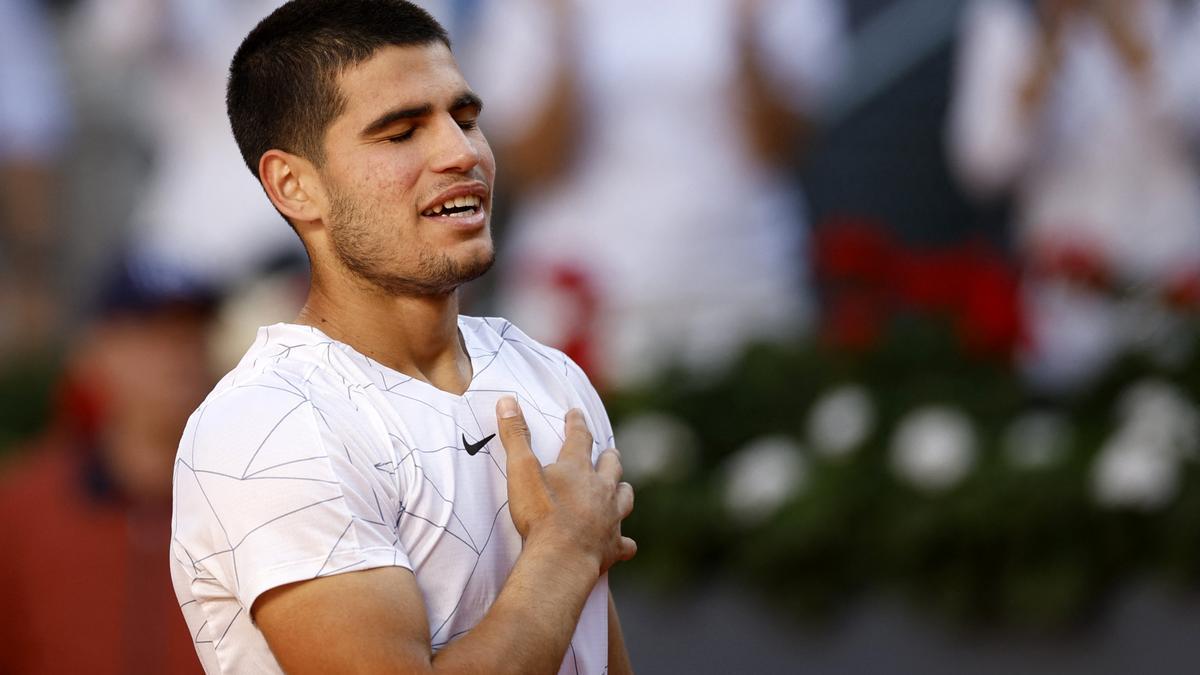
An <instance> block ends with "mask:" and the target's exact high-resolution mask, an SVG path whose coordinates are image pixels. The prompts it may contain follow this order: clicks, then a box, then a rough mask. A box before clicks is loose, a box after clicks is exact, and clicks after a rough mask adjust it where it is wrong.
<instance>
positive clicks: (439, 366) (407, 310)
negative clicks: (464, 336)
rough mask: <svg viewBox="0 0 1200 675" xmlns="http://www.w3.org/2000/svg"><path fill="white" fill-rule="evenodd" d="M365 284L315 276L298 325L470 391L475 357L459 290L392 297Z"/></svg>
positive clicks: (439, 383) (448, 387)
mask: <svg viewBox="0 0 1200 675" xmlns="http://www.w3.org/2000/svg"><path fill="white" fill-rule="evenodd" d="M343 285H344V284H343ZM364 285H365V284H364V283H363V282H357V283H356V284H355V286H356V287H355V288H353V289H349V288H340V287H339V286H338V285H334V284H329V283H321V282H319V281H318V280H317V279H314V281H313V285H312V287H311V288H310V289H309V294H308V300H307V301H306V302H305V303H304V308H303V309H301V310H300V315H299V316H298V317H297V319H296V321H297V323H300V324H304V325H308V326H313V327H314V328H317V329H318V330H320V331H321V332H322V333H325V334H326V335H328V336H329V337H331V338H333V339H335V340H337V341H339V342H344V343H346V344H348V345H350V346H351V347H353V348H354V349H355V350H357V351H358V352H359V353H361V354H363V355H365V356H368V357H370V358H371V359H374V360H375V361H378V362H379V363H382V364H383V365H385V366H387V367H389V368H391V369H393V370H395V371H397V372H400V373H404V374H405V375H409V376H411V377H414V378H416V379H419V380H423V381H425V382H428V383H429V384H431V385H433V386H435V387H437V388H439V389H442V390H444V391H448V392H451V393H454V394H462V393H463V392H464V391H466V389H467V387H468V386H469V385H470V383H471V360H470V358H469V357H468V356H467V353H466V350H465V348H464V346H463V344H462V341H461V338H460V336H459V333H458V292H457V291H451V292H449V293H446V294H444V295H430V296H404V295H390V294H387V293H384V292H382V291H380V290H378V289H375V288H370V289H367V288H364V287H363V286H364Z"/></svg>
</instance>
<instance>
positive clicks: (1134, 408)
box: [1117, 378, 1200, 457]
mask: <svg viewBox="0 0 1200 675" xmlns="http://www.w3.org/2000/svg"><path fill="white" fill-rule="evenodd" d="M1117 413H1118V418H1119V419H1120V420H1121V425H1122V428H1124V429H1128V430H1129V431H1130V432H1131V433H1135V434H1136V435H1137V436H1138V437H1139V438H1142V439H1144V440H1145V442H1147V443H1150V444H1153V445H1155V446H1157V447H1159V448H1161V449H1162V450H1164V451H1170V452H1174V453H1176V454H1177V455H1179V456H1187V457H1194V456H1195V455H1196V450H1197V443H1198V442H1200V412H1198V411H1197V409H1196V405H1195V404H1194V403H1193V402H1192V401H1191V399H1190V398H1188V396H1187V395H1186V394H1185V393H1183V392H1182V391H1180V389H1179V388H1178V387H1176V386H1175V385H1173V384H1171V383H1170V382H1166V381H1164V380H1161V379H1156V378H1147V379H1144V380H1141V381H1140V382H1137V383H1136V384H1134V385H1132V386H1130V387H1129V388H1128V389H1126V390H1125V392H1124V393H1123V394H1122V395H1121V400H1120V401H1119V402H1118V404H1117Z"/></svg>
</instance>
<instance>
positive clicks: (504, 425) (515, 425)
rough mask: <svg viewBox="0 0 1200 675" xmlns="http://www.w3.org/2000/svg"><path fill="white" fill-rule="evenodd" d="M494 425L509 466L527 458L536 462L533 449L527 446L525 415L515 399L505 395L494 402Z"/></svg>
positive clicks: (527, 435)
mask: <svg viewBox="0 0 1200 675" xmlns="http://www.w3.org/2000/svg"><path fill="white" fill-rule="evenodd" d="M496 427H497V431H498V432H499V434H500V444H501V445H503V446H504V453H505V455H507V456H508V464H509V466H513V464H514V463H516V464H520V463H522V462H527V461H529V460H534V461H535V463H536V458H535V457H534V455H533V449H532V448H530V447H529V443H530V441H529V426H528V425H527V424H525V416H524V415H523V414H521V406H519V405H518V404H517V399H515V398H513V397H512V396H505V397H503V398H501V399H500V400H499V401H497V402H496ZM538 465H539V466H540V464H538Z"/></svg>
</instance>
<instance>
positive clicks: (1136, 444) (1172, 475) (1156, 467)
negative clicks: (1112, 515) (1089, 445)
mask: <svg viewBox="0 0 1200 675" xmlns="http://www.w3.org/2000/svg"><path fill="white" fill-rule="evenodd" d="M1159 440H1161V439H1156V438H1154V437H1152V436H1147V435H1144V434H1141V433H1138V432H1137V431H1136V430H1133V429H1129V428H1126V429H1122V430H1120V431H1118V432H1117V433H1116V434H1114V435H1113V437H1112V438H1111V439H1109V440H1108V442H1106V443H1105V444H1104V446H1103V447H1102V448H1101V450H1100V455H1099V456H1098V457H1097V458H1096V463H1095V464H1094V465H1093V466H1092V494H1093V495H1094V497H1095V498H1096V501H1097V502H1099V503H1100V504H1101V505H1103V506H1110V507H1132V508H1138V509H1141V510H1144V511H1150V510H1154V509H1158V508H1161V507H1162V506H1164V505H1166V504H1167V503H1169V502H1170V501H1171V500H1172V499H1173V498H1174V497H1175V494H1176V492H1178V490H1179V466H1178V464H1179V460H1178V457H1177V456H1176V455H1175V454H1174V453H1173V452H1171V451H1170V450H1168V449H1166V448H1165V447H1164V446H1162V445H1160V444H1158V441H1159Z"/></svg>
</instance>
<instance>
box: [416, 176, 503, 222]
mask: <svg viewBox="0 0 1200 675" xmlns="http://www.w3.org/2000/svg"><path fill="white" fill-rule="evenodd" d="M467 196H475V197H479V204H480V206H479V213H477V214H475V215H476V216H478V215H482V214H483V213H484V212H485V211H486V210H487V208H488V206H489V204H490V201H489V199H488V187H487V185H486V184H484V183H482V182H480V181H472V182H470V183H459V184H458V185H455V186H454V187H452V188H450V189H448V190H445V191H444V192H441V193H439V194H438V195H437V196H436V197H434V198H433V199H430V200H429V202H428V203H426V204H425V205H424V206H422V207H420V210H419V211H418V212H417V213H418V214H420V215H421V217H422V218H428V217H429V216H426V215H424V213H425V212H426V211H428V210H429V209H432V208H433V207H435V206H437V205H438V204H444V203H446V202H448V201H450V200H451V199H457V198H459V197H467ZM434 217H436V216H434ZM473 219H474V217H472V218H463V220H473ZM456 220H457V219H456Z"/></svg>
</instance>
